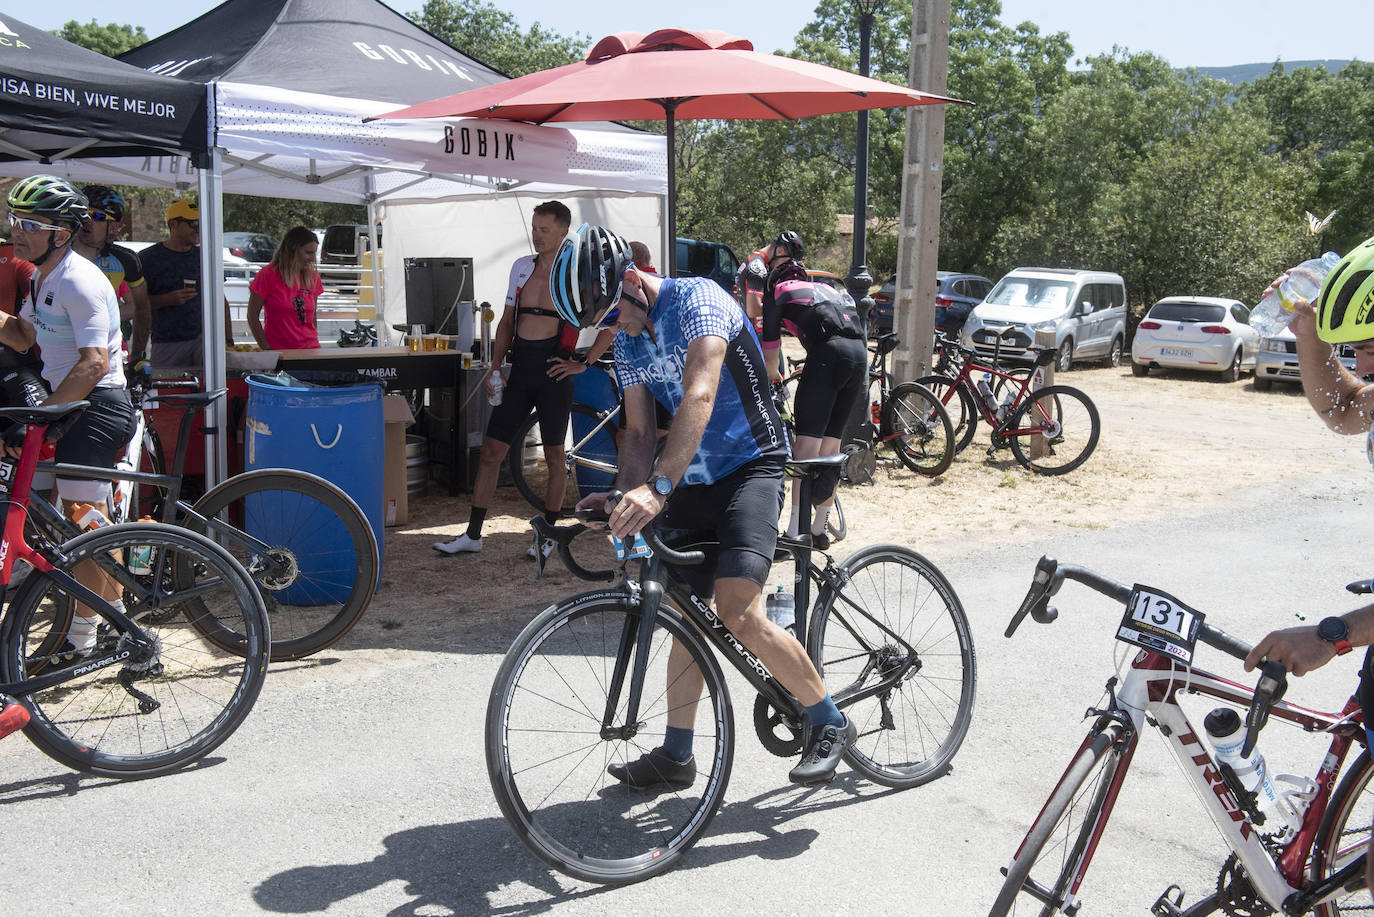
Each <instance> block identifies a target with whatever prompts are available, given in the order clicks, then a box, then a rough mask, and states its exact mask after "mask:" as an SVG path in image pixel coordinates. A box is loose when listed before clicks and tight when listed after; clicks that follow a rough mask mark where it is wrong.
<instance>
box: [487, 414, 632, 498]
mask: <svg viewBox="0 0 1374 917" xmlns="http://www.w3.org/2000/svg"><path fill="white" fill-rule="evenodd" d="M603 416H604V415H603V414H600V413H598V412H597V411H595V410H593V409H592V408H590V407H588V406H587V405H585V404H574V405H573V406H572V413H571V414H570V415H569V417H568V432H569V438H568V441H565V443H564V450H565V452H569V451H571V449H572V447H573V446H574V445H575V444H577V443H578V442H580V441H581V439H582V437H584V436H586V435H587V434H588V433H590V432H591V431H592V430H593V429H595V427H596V425H597V424H599V423H601V420H602V417H603ZM617 433H618V428H617V427H616V425H615V424H614V423H608V424H606V426H605V427H603V428H602V429H601V430H599V431H597V432H596V434H595V435H594V436H592V438H591V439H590V440H588V441H587V443H586V444H584V445H583V447H582V449H580V450H579V451H578V454H579V455H580V456H582V457H583V458H586V459H588V460H590V461H594V462H599V463H604V464H606V465H608V466H610V467H611V468H612V469H613V468H614V467H615V465H616V435H617ZM531 438H532V440H531ZM527 440H531V444H530V446H529V447H528V448H530V449H532V450H533V451H534V453H535V454H533V455H531V456H529V461H526V454H525V449H526V446H525V443H526V441H527ZM506 470H507V471H508V472H509V473H510V479H511V483H512V484H514V485H515V489H516V490H518V491H520V496H522V497H524V498H525V502H527V503H529V505H530V506H532V507H534V508H535V509H537V510H539V511H540V512H541V513H542V512H543V511H544V504H545V503H546V502H547V500H548V492H549V474H550V469H549V466H548V462H546V461H545V460H544V442H543V439H542V438H541V437H540V435H539V418H538V416H537V415H535V414H531V415H530V416H529V418H528V419H526V420H525V422H524V424H522V425H521V427H520V432H519V433H517V434H516V438H515V445H513V446H511V448H510V451H509V452H508V453H506ZM554 473H556V474H559V475H562V476H564V478H565V482H564V487H563V501H562V503H561V510H562V512H563V513H564V514H571V513H572V511H573V509H574V508H575V507H576V506H577V501H578V500H580V499H582V490H581V487H580V486H579V485H580V484H586V485H588V486H589V487H593V488H595V489H597V490H609V489H610V483H611V481H612V480H613V479H614V477H615V472H614V471H602V470H599V469H595V468H592V467H590V466H586V465H581V464H579V463H578V462H577V461H576V460H574V462H573V464H572V467H571V468H570V467H568V466H567V465H566V464H565V465H564V466H563V467H562V468H559V469H556V470H555V471H554ZM603 485H604V486H603Z"/></svg>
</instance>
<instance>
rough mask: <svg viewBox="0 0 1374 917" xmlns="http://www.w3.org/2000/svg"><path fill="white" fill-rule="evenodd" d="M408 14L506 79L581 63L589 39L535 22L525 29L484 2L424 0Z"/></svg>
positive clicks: (428, 29) (422, 25)
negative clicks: (565, 33) (577, 62)
mask: <svg viewBox="0 0 1374 917" xmlns="http://www.w3.org/2000/svg"><path fill="white" fill-rule="evenodd" d="M406 15H407V16H409V17H410V18H411V20H413V21H414V22H416V23H418V24H419V25H420V26H421V27H423V28H424V29H425V30H427V31H428V32H429V33H430V34H432V35H434V36H435V37H436V38H441V39H443V40H444V41H446V42H448V43H449V44H451V45H453V46H454V47H455V48H457V49H458V50H460V51H462V52H463V53H464V54H466V55H468V56H469V57H472V58H475V59H477V60H479V61H481V62H482V63H484V64H486V65H487V66H489V67H491V68H493V69H494V70H497V71H500V72H501V73H504V74H506V75H507V76H513V77H514V76H524V75H525V74H527V73H534V72H535V71H537V70H547V69H549V68H552V67H561V66H562V65H563V64H571V63H573V62H574V61H579V60H581V59H582V57H583V55H584V54H585V53H586V51H587V48H588V47H589V46H590V45H591V43H592V39H591V38H590V37H589V36H586V35H583V34H581V33H579V32H574V33H573V34H572V35H563V34H561V33H559V32H556V31H554V30H553V29H548V28H545V27H544V26H542V25H540V24H539V23H538V22H536V23H534V24H533V25H532V26H530V28H529V30H528V31H521V29H520V23H519V22H517V21H516V19H515V17H514V16H512V15H511V14H510V13H508V12H506V11H505V10H502V9H499V8H498V7H496V6H493V5H492V4H490V3H485V2H483V0H426V3H425V5H424V8H423V9H422V10H420V11H419V12H411V13H407V14H406Z"/></svg>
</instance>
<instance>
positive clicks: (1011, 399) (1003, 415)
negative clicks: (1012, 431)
mask: <svg viewBox="0 0 1374 917" xmlns="http://www.w3.org/2000/svg"><path fill="white" fill-rule="evenodd" d="M1015 403H1016V392H1014V391H1012V390H1011V386H1010V385H1008V386H1007V394H1006V395H1005V396H1004V397H1003V398H1002V403H1001V404H999V405H998V406H997V419H998V420H1006V419H1007V418H1008V417H1010V416H1011V406H1012V405H1013V404H1015Z"/></svg>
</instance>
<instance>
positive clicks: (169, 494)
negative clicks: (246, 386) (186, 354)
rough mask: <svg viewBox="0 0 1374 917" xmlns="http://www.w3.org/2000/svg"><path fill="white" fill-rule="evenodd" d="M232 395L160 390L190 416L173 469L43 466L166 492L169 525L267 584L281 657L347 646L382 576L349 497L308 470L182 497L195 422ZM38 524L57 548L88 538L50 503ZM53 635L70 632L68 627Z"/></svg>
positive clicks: (41, 506) (363, 521)
mask: <svg viewBox="0 0 1374 917" xmlns="http://www.w3.org/2000/svg"><path fill="white" fill-rule="evenodd" d="M224 395H225V389H218V390H216V391H213V392H185V393H180V394H177V393H171V392H165V391H164V392H160V393H159V396H158V400H159V403H161V404H162V405H166V406H171V407H179V408H181V409H182V412H183V413H182V418H181V423H180V426H179V428H178V431H177V444H176V452H175V455H174V457H173V459H172V470H171V472H170V473H167V474H161V473H153V472H135V471H132V470H129V469H127V468H123V469H120V468H116V469H114V470H111V469H109V468H96V467H92V466H89V465H71V464H63V465H57V464H53V463H51V462H40V463H39V465H38V469H39V470H41V471H48V472H54V473H60V474H61V476H63V477H68V478H79V479H83V480H95V481H110V482H111V483H112V484H114V485H115V486H116V487H128V486H130V485H133V486H137V487H139V488H140V491H141V492H142V493H145V494H146V493H149V492H153V491H155V492H157V493H159V494H161V495H162V496H161V498H160V499H159V501H158V502H159V504H160V506H161V511H162V516H161V521H163V522H166V523H168V524H172V525H179V526H181V527H182V528H185V529H187V530H188V531H191V532H195V533H197V534H201V535H208V536H210V538H211V539H212V540H213V541H215V542H216V543H217V544H219V545H220V546H221V547H222V548H224V549H225V550H226V551H228V552H229V553H230V554H231V555H233V556H234V557H235V558H236V559H237V560H238V562H239V563H240V564H242V565H243V566H244V568H245V569H247V570H248V572H249V574H250V575H251V576H252V577H253V580H254V582H256V583H257V584H258V587H259V589H260V591H261V592H262V596H263V600H264V601H265V602H266V607H267V614H268V617H269V618H270V619H271V622H272V643H271V654H272V659H273V661H276V662H281V661H286V660H292V659H301V658H304V657H306V656H309V655H312V654H314V653H318V652H320V651H321V650H323V649H325V648H326V647H329V646H331V645H333V644H334V643H335V642H337V641H338V640H340V639H341V638H342V637H343V636H344V635H345V634H347V633H348V632H349V631H350V630H352V629H353V626H354V625H355V624H357V622H358V620H359V619H360V618H361V617H362V615H363V612H364V611H366V610H367V606H368V603H369V602H371V601H372V595H373V593H374V592H375V591H376V588H377V577H378V575H379V572H380V571H379V567H380V562H379V557H378V551H377V538H376V535H375V534H374V533H373V531H372V526H371V524H370V523H369V522H368V521H367V517H366V516H365V515H364V514H363V511H362V510H361V509H359V508H358V504H357V503H355V502H354V501H353V499H352V498H351V497H349V496H348V494H346V493H344V492H343V491H342V490H340V489H339V488H337V487H335V486H334V485H333V484H331V483H329V482H328V481H326V480H325V479H324V478H321V477H319V476H317V475H313V474H310V473H308V472H305V471H296V470H294V469H287V468H259V469H255V470H252V471H246V472H243V473H242V474H237V475H234V476H233V477H231V478H229V479H228V480H226V481H224V482H223V483H221V484H219V485H218V486H216V487H214V488H212V489H211V490H210V491H209V492H208V493H206V494H204V495H203V496H202V497H201V498H200V499H199V500H197V501H196V502H195V504H194V505H192V504H189V503H187V502H186V501H184V500H182V499H181V488H182V483H183V482H182V472H183V470H184V468H185V462H186V453H187V449H188V446H189V444H190V438H191V424H192V422H193V421H194V419H195V417H196V415H198V414H199V413H200V412H201V411H203V410H204V408H205V406H206V405H208V404H210V403H211V402H213V401H215V400H217V399H219V398H222V397H224ZM150 429H151V428H150ZM29 520H30V525H31V526H32V527H34V528H36V530H37V531H40V532H42V533H43V535H44V537H45V538H47V540H48V541H51V542H53V543H61V542H63V541H66V540H67V539H68V538H73V537H75V536H76V535H77V534H79V529H77V527H76V526H75V525H74V524H73V523H72V521H71V520H70V519H67V518H66V517H65V516H63V515H62V514H61V513H60V512H58V511H57V509H56V508H55V507H53V506H52V505H51V504H50V503H48V502H46V501H44V500H41V499H35V500H34V502H33V506H32V507H31V509H30V513H29ZM116 521H121V520H118V519H117V520H116ZM58 623H59V624H61V623H63V622H58ZM54 634H55V636H61V631H60V629H55V631H54ZM233 645H234V644H232V643H230V644H227V645H226V648H231V647H232V646H233Z"/></svg>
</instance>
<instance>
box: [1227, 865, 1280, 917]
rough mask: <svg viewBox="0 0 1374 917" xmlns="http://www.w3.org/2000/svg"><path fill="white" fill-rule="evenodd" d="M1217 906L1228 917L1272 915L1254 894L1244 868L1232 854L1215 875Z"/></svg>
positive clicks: (1271, 911)
mask: <svg viewBox="0 0 1374 917" xmlns="http://www.w3.org/2000/svg"><path fill="white" fill-rule="evenodd" d="M1217 905H1218V906H1219V907H1220V908H1221V909H1222V910H1223V911H1225V912H1226V913H1227V914H1229V915H1230V917H1268V915H1270V914H1273V913H1274V909H1273V908H1271V907H1270V906H1269V905H1267V904H1265V903H1264V899H1263V898H1261V897H1260V896H1259V894H1258V893H1256V891H1255V887H1254V886H1253V885H1251V884H1250V877H1249V876H1248V875H1246V873H1245V867H1244V866H1241V865H1240V860H1238V859H1236V855H1235V854H1234V853H1233V854H1231V855H1230V856H1229V857H1227V858H1226V862H1225V863H1222V864H1221V871H1220V872H1218V873H1217Z"/></svg>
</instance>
